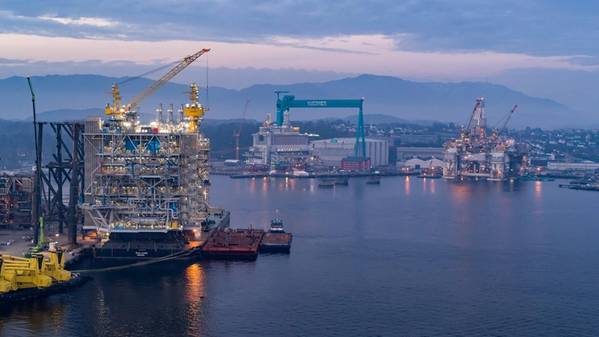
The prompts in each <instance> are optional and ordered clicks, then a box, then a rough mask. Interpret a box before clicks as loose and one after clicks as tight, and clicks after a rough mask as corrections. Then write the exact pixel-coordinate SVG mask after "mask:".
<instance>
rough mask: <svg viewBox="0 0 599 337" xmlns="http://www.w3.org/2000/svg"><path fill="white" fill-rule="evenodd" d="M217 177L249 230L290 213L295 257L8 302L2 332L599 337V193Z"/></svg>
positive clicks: (220, 197)
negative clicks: (34, 301)
mask: <svg viewBox="0 0 599 337" xmlns="http://www.w3.org/2000/svg"><path fill="white" fill-rule="evenodd" d="M212 182H213V186H212V188H211V200H212V203H213V204H214V205H215V206H224V207H226V208H228V209H230V210H231V211H232V225H233V226H240V227H247V226H248V224H254V225H255V226H256V227H260V226H262V228H265V227H266V226H267V225H268V223H269V221H270V219H271V218H272V217H273V216H274V215H275V210H276V209H279V210H280V216H281V218H282V219H283V220H284V222H285V225H286V229H288V230H289V231H291V232H293V234H294V238H293V247H292V253H291V254H290V255H289V256H278V255H262V256H260V257H259V259H258V260H257V261H256V262H250V263H243V262H222V261H209V262H202V263H201V264H193V265H184V266H170V265H166V266H154V267H152V268H149V267H148V268H142V269H139V270H136V271H130V272H123V273H114V274H106V275H99V276H98V277H97V278H96V279H95V280H94V281H93V282H91V283H90V284H88V285H86V286H84V287H82V288H81V289H78V290H76V291H74V292H72V293H70V294H65V295H60V296H55V297H52V298H50V299H48V300H47V301H45V302H43V303H44V304H43V305H36V306H20V307H15V308H12V309H10V310H4V311H0V329H2V330H3V331H2V333H4V335H7V336H20V335H24V336H44V337H45V336H57V335H60V336H67V337H71V336H80V335H83V336H86V335H89V336H96V335H100V336H142V335H145V336H169V337H170V336H182V335H183V336H185V335H193V336H197V335H207V336H233V337H235V336H261V337H262V336H263V337H275V336H277V337H278V336H299V335H310V336H322V335H327V336H328V335H340V336H372V335H381V336H446V335H459V336H466V335H470V336H498V335H504V336H533V335H536V336H566V335H575V336H578V335H586V336H599V321H597V320H596V317H597V315H598V314H599V311H598V309H597V308H599V288H598V287H597V286H596V284H599V269H597V268H596V266H597V265H598V264H599V249H598V248H597V244H596V242H597V238H598V237H599V226H597V224H596V221H595V218H596V214H595V213H594V209H595V205H596V204H597V203H599V193H592V192H579V191H572V190H565V189H560V188H559V187H558V182H514V183H509V182H505V183H501V182H493V183H491V182H488V183H487V182H483V181H480V182H478V183H468V182H466V181H447V180H443V179H426V180H423V179H419V178H416V177H396V178H390V177H384V178H383V179H382V180H381V184H380V185H366V179H350V182H349V186H338V187H335V188H334V189H319V188H318V187H317V186H318V185H317V184H318V182H317V181H316V180H313V179H288V180H286V179H281V178H275V179H266V180H265V179H247V180H245V179H228V178H226V177H214V178H213V181H212ZM258 184H259V186H257V185H258ZM419 185H422V186H419ZM86 332H88V333H87V334H86ZM2 333H0V335H2Z"/></svg>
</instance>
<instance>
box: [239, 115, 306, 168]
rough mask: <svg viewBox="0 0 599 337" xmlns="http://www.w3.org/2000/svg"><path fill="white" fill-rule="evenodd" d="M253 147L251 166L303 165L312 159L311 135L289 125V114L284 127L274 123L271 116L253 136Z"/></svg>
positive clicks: (249, 158) (248, 156) (286, 116)
mask: <svg viewBox="0 0 599 337" xmlns="http://www.w3.org/2000/svg"><path fill="white" fill-rule="evenodd" d="M252 137H253V139H252V146H251V147H250V150H249V152H248V155H247V163H248V164H250V165H265V166H269V167H272V168H274V167H277V166H279V165H285V166H293V165H298V164H299V165H302V164H304V163H305V162H306V161H307V160H308V159H309V157H310V155H311V152H310V135H309V134H306V133H301V132H300V130H299V128H298V127H293V126H291V124H290V123H289V114H287V113H286V114H285V118H284V121H283V123H282V125H277V124H276V123H273V122H272V120H271V118H270V115H268V116H267V118H266V120H265V121H264V123H263V124H262V126H260V128H259V130H258V132H257V133H255V134H253V136H252Z"/></svg>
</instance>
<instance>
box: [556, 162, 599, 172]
mask: <svg viewBox="0 0 599 337" xmlns="http://www.w3.org/2000/svg"><path fill="white" fill-rule="evenodd" d="M547 169H549V170H552V171H588V172H594V171H596V170H599V163H595V162H591V161H583V162H575V163H571V162H548V163H547Z"/></svg>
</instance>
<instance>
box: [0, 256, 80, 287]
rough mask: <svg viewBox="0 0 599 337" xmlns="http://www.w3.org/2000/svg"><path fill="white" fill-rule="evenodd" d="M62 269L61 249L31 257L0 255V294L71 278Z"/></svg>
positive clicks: (66, 271) (46, 285) (49, 284)
mask: <svg viewBox="0 0 599 337" xmlns="http://www.w3.org/2000/svg"><path fill="white" fill-rule="evenodd" d="M71 277H72V275H71V272H69V271H68V270H65V269H64V257H63V252H62V251H60V250H59V251H55V252H48V253H47V254H37V255H35V256H34V257H32V258H24V257H18V256H10V255H0V294H2V293H6V292H10V291H14V290H19V289H27V288H47V287H50V286H51V285H53V284H55V283H57V282H65V281H69V280H70V279H71Z"/></svg>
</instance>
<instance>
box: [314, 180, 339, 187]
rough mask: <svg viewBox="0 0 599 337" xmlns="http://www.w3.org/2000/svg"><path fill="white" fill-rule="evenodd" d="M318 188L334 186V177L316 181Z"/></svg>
mask: <svg viewBox="0 0 599 337" xmlns="http://www.w3.org/2000/svg"><path fill="white" fill-rule="evenodd" d="M318 187H319V188H333V187H335V179H322V180H321V181H320V182H319V183H318Z"/></svg>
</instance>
